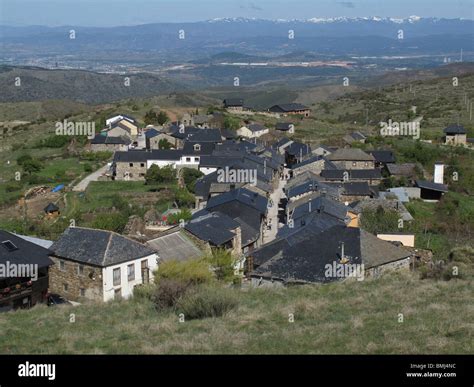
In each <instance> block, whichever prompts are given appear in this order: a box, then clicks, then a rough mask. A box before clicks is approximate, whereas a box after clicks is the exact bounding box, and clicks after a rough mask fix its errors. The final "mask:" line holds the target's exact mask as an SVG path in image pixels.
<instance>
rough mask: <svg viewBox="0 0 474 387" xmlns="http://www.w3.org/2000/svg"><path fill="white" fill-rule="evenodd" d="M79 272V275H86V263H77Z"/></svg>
mask: <svg viewBox="0 0 474 387" xmlns="http://www.w3.org/2000/svg"><path fill="white" fill-rule="evenodd" d="M77 274H78V275H84V265H81V264H79V265H77Z"/></svg>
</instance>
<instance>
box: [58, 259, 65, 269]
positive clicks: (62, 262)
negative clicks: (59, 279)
mask: <svg viewBox="0 0 474 387" xmlns="http://www.w3.org/2000/svg"><path fill="white" fill-rule="evenodd" d="M59 270H62V271H64V270H66V262H64V261H59Z"/></svg>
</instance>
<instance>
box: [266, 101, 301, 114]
mask: <svg viewBox="0 0 474 387" xmlns="http://www.w3.org/2000/svg"><path fill="white" fill-rule="evenodd" d="M308 109H309V107H307V106H305V105H302V104H300V103H283V104H277V105H273V106H272V107H270V108H269V109H268V110H269V111H271V112H293V111H300V110H308Z"/></svg>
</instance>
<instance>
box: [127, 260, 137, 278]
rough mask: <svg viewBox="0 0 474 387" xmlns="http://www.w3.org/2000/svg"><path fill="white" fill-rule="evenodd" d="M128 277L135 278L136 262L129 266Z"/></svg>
mask: <svg viewBox="0 0 474 387" xmlns="http://www.w3.org/2000/svg"><path fill="white" fill-rule="evenodd" d="M127 277H128V280H129V281H134V280H135V264H134V263H132V264H131V265H128V266H127Z"/></svg>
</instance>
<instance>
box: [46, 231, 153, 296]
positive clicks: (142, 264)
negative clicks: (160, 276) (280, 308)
mask: <svg viewBox="0 0 474 387" xmlns="http://www.w3.org/2000/svg"><path fill="white" fill-rule="evenodd" d="M50 249H51V250H52V251H53V255H52V256H51V258H52V260H53V261H54V263H55V265H54V266H53V267H52V269H51V270H50V281H49V282H50V285H49V286H50V291H51V292H53V293H59V294H61V295H63V296H64V297H65V298H67V299H69V300H72V301H78V302H84V301H109V300H113V299H115V298H122V297H123V298H129V297H130V296H132V295H133V289H134V287H135V286H138V285H141V284H145V283H148V282H150V281H152V280H153V271H154V270H156V269H157V268H158V255H157V254H156V253H155V252H154V251H153V250H152V249H150V248H149V247H147V246H144V245H142V244H141V243H139V242H136V241H134V240H132V239H128V238H126V237H124V236H122V235H120V234H117V233H114V232H111V231H104V230H95V229H89V228H83V227H70V228H68V229H66V230H65V231H64V233H63V234H62V235H61V236H60V238H59V239H58V240H57V241H56V242H55V243H54V244H53V245H52V246H51V248H50Z"/></svg>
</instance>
